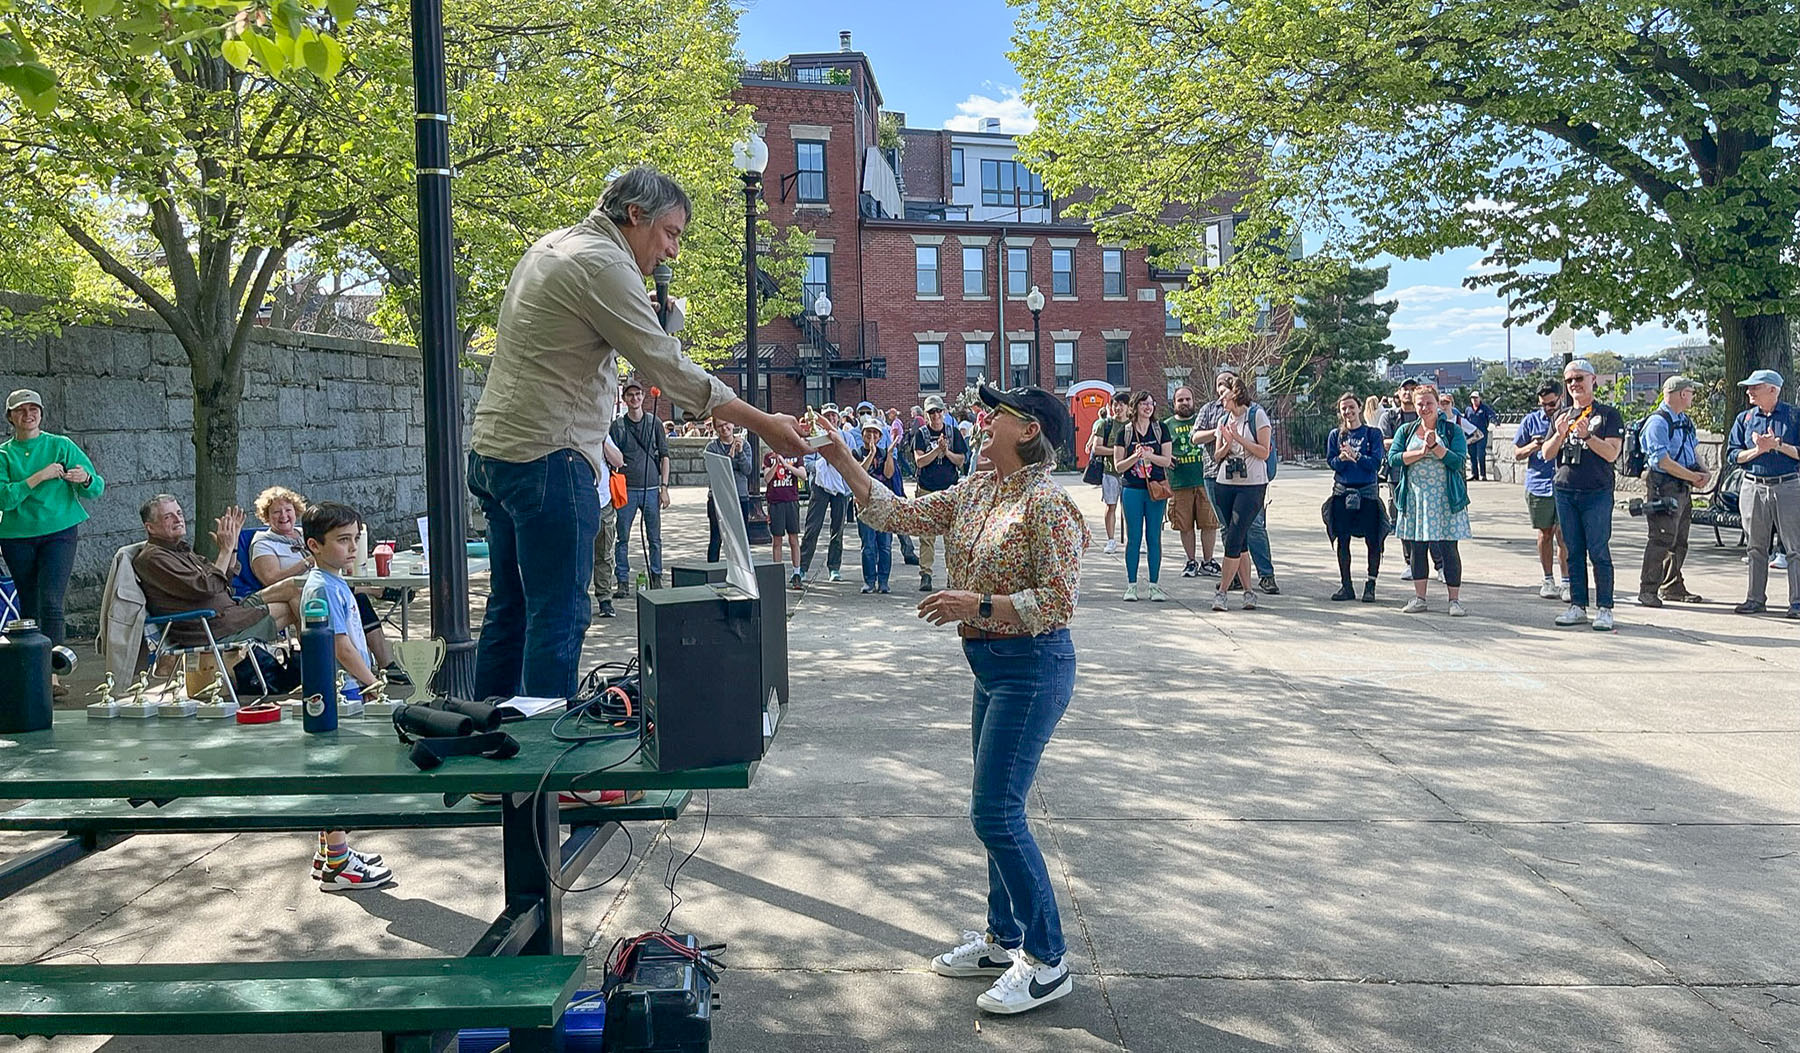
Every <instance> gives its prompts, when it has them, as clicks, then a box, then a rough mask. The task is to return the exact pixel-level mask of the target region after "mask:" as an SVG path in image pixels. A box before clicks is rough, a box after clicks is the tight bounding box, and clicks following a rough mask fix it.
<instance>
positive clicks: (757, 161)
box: [731, 132, 769, 175]
mask: <svg viewBox="0 0 1800 1053" xmlns="http://www.w3.org/2000/svg"><path fill="white" fill-rule="evenodd" d="M731 163H732V164H733V165H735V166H736V167H737V170H738V171H740V172H742V173H744V174H745V175H762V173H763V169H764V168H767V167H768V166H769V144H768V143H765V142H763V137H762V136H760V135H757V134H756V133H755V132H751V133H750V138H748V139H746V140H744V141H743V142H741V143H738V144H736V145H735V146H733V147H732V148H731Z"/></svg>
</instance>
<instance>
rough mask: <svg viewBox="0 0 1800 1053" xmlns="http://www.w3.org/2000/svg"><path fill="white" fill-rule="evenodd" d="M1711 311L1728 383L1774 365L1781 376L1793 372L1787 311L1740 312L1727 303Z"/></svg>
mask: <svg viewBox="0 0 1800 1053" xmlns="http://www.w3.org/2000/svg"><path fill="white" fill-rule="evenodd" d="M1713 314H1714V321H1715V323H1716V325H1717V328H1718V336H1719V339H1720V342H1721V343H1722V344H1723V345H1724V348H1725V356H1724V358H1725V384H1726V386H1727V387H1735V386H1736V385H1737V383H1738V381H1740V380H1743V379H1744V378H1745V377H1747V376H1749V375H1750V374H1751V373H1752V372H1754V371H1755V370H1758V369H1773V370H1774V371H1775V372H1777V373H1780V374H1781V375H1782V377H1783V378H1789V377H1792V376H1793V366H1794V347H1793V339H1792V334H1791V331H1790V329H1789V327H1788V318H1787V316H1786V315H1783V314H1750V315H1740V314H1738V313H1737V312H1736V311H1734V310H1733V309H1732V308H1730V307H1720V308H1719V309H1718V310H1716V311H1715V312H1713ZM1737 401H1738V400H1737V399H1735V398H1734V399H1732V400H1731V408H1732V409H1733V410H1736V409H1737V408H1739V407H1738V406H1737Z"/></svg>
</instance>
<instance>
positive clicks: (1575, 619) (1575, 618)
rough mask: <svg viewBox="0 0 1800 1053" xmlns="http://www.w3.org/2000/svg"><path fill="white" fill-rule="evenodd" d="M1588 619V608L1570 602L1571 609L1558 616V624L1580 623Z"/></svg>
mask: <svg viewBox="0 0 1800 1053" xmlns="http://www.w3.org/2000/svg"><path fill="white" fill-rule="evenodd" d="M1587 620H1588V617H1587V608H1586V607H1578V606H1576V605H1575V604H1573V603H1571V604H1569V609H1568V610H1566V611H1564V612H1562V613H1561V614H1559V615H1557V616H1556V624H1558V625H1562V626H1569V625H1580V624H1581V623H1583V622H1585V621H1587Z"/></svg>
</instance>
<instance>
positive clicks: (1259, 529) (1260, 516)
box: [1206, 478, 1275, 578]
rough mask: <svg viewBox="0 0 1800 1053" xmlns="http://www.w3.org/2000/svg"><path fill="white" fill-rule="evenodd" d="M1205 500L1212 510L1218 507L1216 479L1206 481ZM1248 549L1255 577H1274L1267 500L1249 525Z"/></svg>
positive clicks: (1265, 499) (1217, 483) (1217, 482)
mask: <svg viewBox="0 0 1800 1053" xmlns="http://www.w3.org/2000/svg"><path fill="white" fill-rule="evenodd" d="M1206 499H1207V500H1208V501H1211V502H1212V503H1213V507H1214V508H1217V507H1219V481H1218V480H1217V479H1211V478H1209V479H1207V480H1206ZM1249 548H1250V565H1251V566H1253V567H1255V568H1256V576H1257V577H1259V578H1272V577H1274V576H1275V560H1274V558H1273V557H1272V556H1270V555H1269V502H1268V499H1267V498H1264V500H1263V506H1262V508H1261V509H1260V510H1259V511H1258V512H1257V513H1256V519H1255V520H1254V521H1253V522H1251V524H1250V538H1249Z"/></svg>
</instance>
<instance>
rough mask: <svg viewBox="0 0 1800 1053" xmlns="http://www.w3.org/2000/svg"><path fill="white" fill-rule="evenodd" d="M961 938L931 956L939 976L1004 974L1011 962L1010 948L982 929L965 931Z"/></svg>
mask: <svg viewBox="0 0 1800 1053" xmlns="http://www.w3.org/2000/svg"><path fill="white" fill-rule="evenodd" d="M962 938H963V942H961V943H959V944H957V945H956V946H955V947H952V948H950V949H949V950H947V951H945V952H944V953H942V954H940V955H938V956H937V957H936V958H933V959H931V971H932V972H934V973H937V974H938V975H939V976H1003V975H1005V973H1006V971H1007V970H1008V969H1011V968H1012V965H1013V952H1011V951H1009V950H1007V949H1006V948H1005V947H1002V946H1000V945H999V944H997V943H995V942H994V938H993V937H992V936H989V935H988V934H987V933H985V932H974V931H965V932H964V933H963V934H962Z"/></svg>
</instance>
